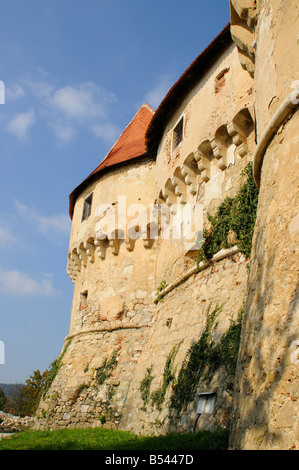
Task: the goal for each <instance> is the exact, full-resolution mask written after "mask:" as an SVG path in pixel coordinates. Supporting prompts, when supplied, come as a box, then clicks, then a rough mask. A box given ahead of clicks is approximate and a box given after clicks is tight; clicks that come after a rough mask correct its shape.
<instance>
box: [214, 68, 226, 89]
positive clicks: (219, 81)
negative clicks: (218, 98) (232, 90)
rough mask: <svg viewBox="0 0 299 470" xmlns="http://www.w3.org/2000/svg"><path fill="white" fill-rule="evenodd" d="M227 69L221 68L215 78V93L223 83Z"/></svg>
mask: <svg viewBox="0 0 299 470" xmlns="http://www.w3.org/2000/svg"><path fill="white" fill-rule="evenodd" d="M228 71H229V68H226V69H224V70H222V71H221V72H220V73H219V74H218V75H217V77H216V78H215V93H218V92H219V91H220V90H221V88H222V87H224V85H225V75H226V74H227V72H228Z"/></svg>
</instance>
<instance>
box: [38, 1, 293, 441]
mask: <svg viewBox="0 0 299 470" xmlns="http://www.w3.org/2000/svg"><path fill="white" fill-rule="evenodd" d="M272 3H273V5H272V6H270V5H269V4H268V2H264V1H258V2H255V1H251V0H250V1H247V0H246V1H245V0H244V1H243V0H232V1H231V27H229V26H227V27H226V28H225V29H224V30H223V31H222V33H221V34H220V35H219V36H218V37H217V38H216V39H215V40H214V41H213V42H212V44H211V45H210V46H209V47H208V48H207V49H206V50H205V51H203V52H202V53H201V54H200V55H199V56H198V57H197V58H196V59H195V61H194V62H193V63H192V64H191V65H190V67H189V68H188V69H187V70H186V72H185V73H184V74H183V75H182V77H180V79H179V80H178V81H177V83H176V84H175V85H174V86H173V87H172V88H171V90H170V91H169V92H168V94H167V95H166V97H165V98H164V100H163V101H162V102H161V104H160V106H159V107H158V109H157V110H156V111H155V112H154V111H153V110H152V109H151V108H150V107H149V106H147V105H143V106H142V107H141V108H140V110H139V111H138V112H137V114H136V115H135V117H134V118H133V120H132V121H131V123H130V124H129V125H128V127H127V128H126V129H125V130H124V132H123V134H122V135H121V136H120V138H119V139H118V141H117V142H116V144H115V145H114V146H113V147H112V149H111V150H110V152H109V153H108V154H107V156H106V157H105V159H104V160H103V161H102V162H101V164H100V165H99V167H98V168H97V169H96V170H95V171H94V172H93V173H92V174H91V175H90V176H89V177H88V178H87V179H86V180H84V181H83V182H82V183H81V185H79V186H78V188H76V189H75V190H74V192H73V193H72V194H71V196H70V215H71V217H72V231H71V238H70V246H69V253H68V261H67V271H68V273H69V275H70V277H71V279H72V281H73V283H74V297H73V306H72V317H71V325H70V332H69V335H68V337H67V338H66V339H65V345H64V348H63V350H62V354H63V357H62V361H61V366H60V368H59V370H58V372H57V375H56V376H55V378H54V380H53V382H52V384H51V387H50V389H49V390H48V391H47V393H46V395H45V396H44V397H43V399H42V401H41V403H40V407H39V412H38V413H39V415H40V416H43V417H44V419H41V420H40V425H41V426H44V425H46V426H51V427H53V428H55V427H65V426H69V427H82V426H102V425H103V426H106V427H116V428H118V429H126V430H132V431H133V432H140V433H145V434H148V433H152V432H155V433H164V432H168V431H173V430H182V431H183V430H192V429H193V426H194V423H195V421H196V407H197V403H198V394H200V393H207V392H210V393H213V394H215V395H214V396H215V402H214V408H213V412H212V413H211V414H203V415H202V416H201V417H200V419H199V420H198V422H197V429H214V428H216V427H226V428H230V429H231V442H230V447H231V448H236V449H238V448H244V449H245V448H252V449H254V448H297V446H298V439H297V438H296V432H297V431H296V429H297V428H296V426H297V424H296V419H297V418H296V415H297V413H296V410H297V411H298V408H296V406H297V403H298V402H297V394H296V393H297V392H296V388H298V387H297V386H298V360H297V356H298V354H297V352H296V351H298V350H297V349H296V348H297V347H298V338H299V336H298V311H297V310H296V306H297V300H296V298H297V297H296V295H297V294H296V285H297V284H296V282H297V281H296V279H298V276H297V271H296V260H297V259H296V250H297V249H298V239H297V238H296V237H297V235H298V227H297V225H298V224H297V219H296V215H295V214H296V207H298V200H297V195H298V192H297V185H298V183H297V179H296V175H295V173H292V174H291V176H290V169H291V168H292V169H294V171H295V161H294V160H295V159H294V155H297V154H298V137H297V136H298V113H297V114H296V106H294V107H293V108H292V110H289V112H288V113H287V114H286V116H285V117H284V119H283V120H282V121H281V122H280V123H279V125H278V126H276V128H272V127H271V126H270V127H269V129H270V131H269V134H268V130H267V129H268V128H267V124H268V123H269V122H272V121H271V117H273V115H274V116H276V115H275V111H277V110H279V109H281V108H279V105H280V104H281V102H282V100H283V98H284V97H285V96H286V89H287V88H288V91H289V92H290V91H291V90H290V89H289V86H290V81H292V80H295V79H296V74H295V72H296V68H295V67H294V66H293V65H292V66H290V65H289V64H288V63H287V62H286V61H283V57H284V54H283V53H282V49H283V47H284V46H282V43H283V41H284V40H285V41H286V42H285V44H288V47H289V51H293V47H294V45H293V42H294V41H293V42H292V39H294V37H292V34H291V31H292V29H290V28H289V24H290V17H291V16H292V18H293V19H294V18H295V19H296V21H297V22H298V5H296V2H292V1H290V2H282V3H283V4H282V5H280V2H278V1H277V2H276V1H275V2H272ZM277 18H280V20H279V21H278V20H277ZM293 19H292V24H293ZM280 22H281V24H284V25H285V26H286V25H288V28H285V29H281V28H280V27H279V24H280ZM295 24H296V22H295V23H294V25H295ZM294 28H295V26H294ZM287 30H288V34H287V36H288V37H287V38H286V37H285V34H286V33H285V32H286V31H287ZM294 31H295V29H294ZM232 39H233V41H234V42H233V41H232ZM267 51H268V52H267ZM269 51H270V53H269ZM290 53H291V52H290ZM292 53H293V52H292ZM265 57H266V58H267V60H265ZM294 62H296V61H294ZM265 64H267V65H268V68H267V67H265ZM276 70H279V71H280V72H279V73H276ZM248 72H249V73H248ZM267 80H268V83H267ZM269 84H271V85H269ZM271 87H272V88H271ZM280 90H282V91H281V93H280ZM270 95H271V96H270ZM280 96H281V98H280ZM275 119H276V118H275ZM275 122H276V121H275ZM276 124H277V123H276ZM265 129H266V131H265ZM263 131H264V133H263ZM265 135H267V136H268V142H266V140H264V137H265ZM271 139H272V140H271ZM264 143H265V144H264ZM252 161H253V164H254V175H255V178H256V180H257V184H258V186H259V187H260V196H259V206H258V216H257V223H256V227H255V234H254V242H253V252H252V255H251V258H250V260H249V259H247V258H246V257H245V256H244V255H242V254H241V253H240V251H239V248H238V246H233V247H231V248H229V249H226V250H221V251H220V252H219V253H215V254H214V257H213V258H212V259H211V260H209V261H203V262H201V263H200V264H199V265H198V266H197V264H196V255H197V252H196V251H194V248H193V249H189V248H186V245H185V243H184V240H179V239H176V238H175V237H174V232H173V231H172V230H170V233H169V237H166V238H165V237H163V236H162V232H161V226H160V225H159V223H157V225H156V226H154V228H155V230H156V232H155V233H156V234H157V236H155V237H153V238H151V237H150V233H151V232H150V229H151V228H153V227H152V225H151V224H149V223H148V221H147V222H146V223H145V224H144V225H143V224H142V223H140V222H137V221H136V220H135V219H134V217H135V215H136V214H135V213H133V212H134V211H133V212H131V213H129V212H130V211H129V208H130V207H131V206H132V204H142V205H143V207H145V208H146V213H147V214H149V207H150V206H151V205H152V204H160V205H162V206H163V205H164V206H165V207H167V208H168V209H169V210H170V216H169V217H170V226H171V223H172V221H173V220H174V217H175V214H176V211H178V210H180V209H181V208H183V207H185V205H186V204H189V205H190V206H191V207H193V208H195V206H196V204H201V205H202V209H203V221H204V226H206V225H208V218H207V216H208V214H210V213H212V214H213V213H215V211H216V210H217V208H218V207H219V206H220V204H221V203H222V202H223V201H224V200H225V198H226V197H234V196H235V194H236V193H237V191H238V189H239V187H240V184H241V173H242V170H244V168H245V167H246V166H247V165H248V163H250V162H252ZM122 197H125V201H126V202H125V204H126V206H125V209H126V210H127V216H128V221H129V222H130V224H131V225H130V230H127V231H126V230H124V227H123V225H122V224H121V223H118V224H116V226H115V227H114V229H113V230H110V231H109V230H108V229H107V227H106V228H105V227H104V223H103V221H104V216H107V213H109V212H107V211H104V212H100V211H98V210H97V208H98V206H99V205H100V204H108V205H109V209H107V210H109V211H110V212H113V213H114V212H115V214H116V216H118V214H120V213H121V211H122V210H123V206H122V204H123V202H122V201H123V200H122V199H121V198H122ZM117 220H118V222H119V218H118V219H117ZM136 233H138V236H137V237H136V236H135V235H136ZM248 274H249V279H248ZM241 311H242V312H243V318H244V320H243V325H242V337H241V348H240V352H239V362H238V369H237V375H236V382H235V392H234V391H233V386H232V385H233V383H232V377H231V375H230V374H231V372H230V370H229V369H228V368H227V367H226V366H225V364H224V363H221V362H220V363H219V364H218V365H217V367H215V368H213V367H208V365H207V366H206V367H204V368H203V370H201V375H200V379H199V380H198V382H196V387H195V388H192V384H188V386H189V388H190V386H191V388H190V390H192V396H191V398H190V399H188V403H185V405H184V406H183V407H182V409H181V410H180V413H179V414H177V413H176V410H175V409H174V408H173V403H174V391H175V389H176V386H177V387H178V383H179V377H180V371H182V370H183V368H184V367H186V364H187V362H186V361H187V358H188V354H189V355H190V354H191V353H190V351H191V350H192V347H193V346H194V345H196V344H197V342H200V341H201V340H202V338H203V337H204V335H205V334H206V333H207V332H208V335H209V336H208V338H209V342H208V343H207V349H209V347H211V348H212V349H211V351H212V352H213V353H214V354H216V352H215V351H216V349H217V347H218V346H219V345H220V344H221V341H223V340H224V339H225V338H226V335H227V334H229V332H230V331H231V328H232V327H234V326H236V325H238V321H239V318H240V317H239V315H240V312H241ZM211 315H212V316H211ZM213 315H214V316H213ZM209 322H210V323H209ZM213 348H214V349H213ZM218 352H219V351H218ZM192 372H194V371H192ZM191 377H194V375H192V374H191ZM188 386H187V383H186V393H187V389H188ZM195 392H196V393H195ZM180 399H182V397H180Z"/></svg>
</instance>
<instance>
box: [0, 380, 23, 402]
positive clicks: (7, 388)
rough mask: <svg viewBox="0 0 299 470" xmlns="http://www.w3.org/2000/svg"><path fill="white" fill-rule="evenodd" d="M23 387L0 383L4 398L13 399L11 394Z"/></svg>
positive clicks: (21, 385)
mask: <svg viewBox="0 0 299 470" xmlns="http://www.w3.org/2000/svg"><path fill="white" fill-rule="evenodd" d="M22 387H24V384H1V383H0V388H1V390H3V392H4V395H5V396H6V397H11V398H12V397H13V394H14V392H15V391H17V390H18V389H20V388H22Z"/></svg>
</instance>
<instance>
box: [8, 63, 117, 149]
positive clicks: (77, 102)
mask: <svg viewBox="0 0 299 470" xmlns="http://www.w3.org/2000/svg"><path fill="white" fill-rule="evenodd" d="M21 96H26V102H27V103H28V102H30V106H31V107H32V109H31V110H30V111H27V112H19V113H18V114H16V115H15V116H13V117H12V118H11V120H10V121H9V122H8V124H7V125H6V130H7V131H8V132H10V133H11V134H13V135H15V136H17V137H18V138H19V139H25V138H26V137H27V136H28V131H29V128H30V126H32V124H34V122H35V121H36V120H37V119H39V122H40V123H44V124H46V126H48V128H50V129H51V130H52V132H53V133H54V135H55V137H56V138H57V141H58V142H59V143H68V142H70V141H71V140H72V139H73V138H74V137H75V136H76V135H77V134H78V132H80V131H81V130H84V131H86V130H87V131H89V132H90V133H91V134H92V135H94V136H96V137H98V138H100V139H103V140H104V141H106V142H108V143H114V141H115V139H116V138H117V137H118V136H119V131H118V129H117V130H116V126H115V125H114V122H113V121H114V119H115V118H113V121H112V120H111V117H110V116H115V114H113V113H112V107H113V105H114V104H115V103H116V102H117V99H116V96H115V94H114V93H111V92H109V91H108V90H106V89H104V88H103V87H101V86H99V85H98V84H96V83H94V82H91V81H87V82H83V83H77V84H66V85H65V86H57V81H56V80H54V79H53V77H51V76H50V75H49V74H48V73H47V72H45V71H43V70H38V75H37V76H36V78H35V79H32V78H28V77H27V78H23V79H22V81H20V83H19V84H16V85H14V86H12V87H10V89H9V90H8V97H9V98H10V99H14V100H15V101H16V104H15V106H16V105H17V104H18V106H20V104H23V105H24V101H23V100H22V101H19V102H18V101H17V98H20V97H21ZM0 119H1V117H0Z"/></svg>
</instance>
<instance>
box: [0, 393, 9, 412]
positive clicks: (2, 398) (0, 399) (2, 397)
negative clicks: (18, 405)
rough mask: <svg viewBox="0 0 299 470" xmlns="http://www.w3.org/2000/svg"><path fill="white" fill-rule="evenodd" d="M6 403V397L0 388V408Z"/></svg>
mask: <svg viewBox="0 0 299 470" xmlns="http://www.w3.org/2000/svg"><path fill="white" fill-rule="evenodd" d="M6 403H7V398H6V396H5V393H4V392H3V390H2V389H1V388H0V410H4V408H5V406H6Z"/></svg>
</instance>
